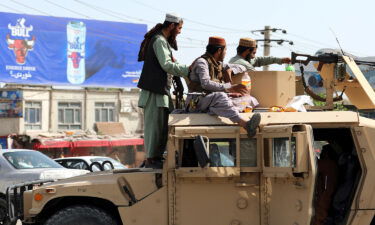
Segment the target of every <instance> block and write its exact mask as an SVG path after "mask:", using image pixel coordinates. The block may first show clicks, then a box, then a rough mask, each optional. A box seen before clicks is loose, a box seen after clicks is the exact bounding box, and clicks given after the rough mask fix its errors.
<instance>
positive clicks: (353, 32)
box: [0, 0, 375, 69]
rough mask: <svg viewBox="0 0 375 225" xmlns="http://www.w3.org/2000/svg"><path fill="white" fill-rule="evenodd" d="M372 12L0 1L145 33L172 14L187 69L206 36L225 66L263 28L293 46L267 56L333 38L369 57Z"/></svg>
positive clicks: (276, 4)
mask: <svg viewBox="0 0 375 225" xmlns="http://www.w3.org/2000/svg"><path fill="white" fill-rule="evenodd" d="M374 9H375V1H373V0H356V1H350V0H340V1H338V0H331V1H329V0H314V1H306V0H283V1H278V0H262V1H252V0H231V1H224V0H216V1H212V0H205V1H204V0H189V1H187V0H186V1H181V0H174V1H172V0H158V1H150V0H149V1H146V0H105V1H104V0H27V1H26V0H0V11H1V12H13V13H24V14H31V15H44V16H57V17H73V18H84V19H95V20H105V21H119V22H131V23H144V24H147V25H148V29H150V28H152V27H153V26H154V25H155V24H156V23H159V22H163V21H164V18H165V13H166V12H173V13H177V14H179V15H180V16H181V17H183V18H184V27H183V29H182V33H181V34H180V35H179V36H178V37H177V42H178V45H179V50H178V51H177V52H175V53H174V56H175V58H176V59H177V60H178V61H179V62H180V63H183V64H189V65H190V64H191V63H192V61H193V60H194V59H195V58H197V57H199V56H200V55H202V54H203V53H204V51H205V46H206V45H207V41H208V37H209V36H221V37H223V38H225V39H226V41H227V44H228V49H227V56H226V58H225V61H228V60H229V59H230V58H231V57H233V56H234V55H235V54H236V47H237V43H238V41H239V39H240V38H241V37H250V38H254V39H262V38H263V36H262V35H261V34H260V33H259V32H252V31H254V30H260V29H264V26H266V25H268V26H271V27H272V28H279V29H285V30H286V31H287V34H283V33H282V32H280V31H277V32H274V33H272V34H271V38H272V39H286V40H290V41H293V43H294V45H289V44H288V43H286V42H284V44H282V45H278V44H277V43H272V48H271V55H272V56H277V57H290V53H291V51H295V52H299V53H305V54H314V53H315V52H316V51H317V50H318V49H321V48H338V44H337V42H336V38H335V36H336V37H337V38H338V40H339V42H340V44H341V46H342V48H343V50H344V51H346V52H349V53H352V54H354V55H356V56H360V57H364V56H374V55H375V45H374V33H375V29H374V27H375V26H374V25H375V19H374V18H373V14H374ZM258 45H259V48H258V52H257V55H258V56H262V55H263V47H262V43H259V44H258ZM273 68H274V69H280V67H277V66H275V67H273ZM271 69H272V67H271Z"/></svg>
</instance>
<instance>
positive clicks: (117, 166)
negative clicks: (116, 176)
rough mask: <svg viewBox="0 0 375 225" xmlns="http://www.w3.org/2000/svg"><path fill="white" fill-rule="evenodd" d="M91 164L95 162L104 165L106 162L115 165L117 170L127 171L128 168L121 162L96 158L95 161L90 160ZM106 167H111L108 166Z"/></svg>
mask: <svg viewBox="0 0 375 225" xmlns="http://www.w3.org/2000/svg"><path fill="white" fill-rule="evenodd" d="M90 161H91V163H93V162H100V164H102V163H103V162H104V161H110V162H111V163H112V164H113V167H114V168H115V169H126V167H125V166H124V165H122V164H121V163H120V162H118V161H116V160H114V159H112V158H104V157H102V158H94V159H90ZM105 166H109V165H108V164H106V165H105Z"/></svg>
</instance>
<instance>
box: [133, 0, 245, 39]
mask: <svg viewBox="0 0 375 225" xmlns="http://www.w3.org/2000/svg"><path fill="white" fill-rule="evenodd" d="M132 1H133V2H135V3H137V4H139V5H142V6H144V7H147V8H150V9H153V10H155V11H157V12H162V13H166V12H165V11H164V10H161V9H158V8H156V7H153V6H151V5H148V4H145V3H143V2H140V1H137V0H132ZM183 18H184V19H185V20H186V21H190V22H191V23H195V24H199V25H202V26H206V27H212V28H217V29H221V30H227V31H231V32H233V31H234V32H249V31H247V30H239V29H233V28H229V27H221V26H216V25H211V24H206V23H202V22H199V21H196V20H191V19H188V18H185V17H183Z"/></svg>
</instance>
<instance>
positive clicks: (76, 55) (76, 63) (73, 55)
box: [68, 52, 84, 69]
mask: <svg viewBox="0 0 375 225" xmlns="http://www.w3.org/2000/svg"><path fill="white" fill-rule="evenodd" d="M68 58H70V59H72V62H73V68H74V69H77V68H78V67H79V62H80V61H81V59H83V58H84V57H83V56H82V55H81V53H79V52H72V53H71V54H70V55H68Z"/></svg>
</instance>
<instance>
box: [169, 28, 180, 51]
mask: <svg viewBox="0 0 375 225" xmlns="http://www.w3.org/2000/svg"><path fill="white" fill-rule="evenodd" d="M177 35H178V31H177V29H176V28H175V29H173V30H171V35H170V36H169V37H168V43H169V45H170V46H171V47H172V48H173V49H174V50H176V51H177V50H178V47H177V41H176V37H177Z"/></svg>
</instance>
